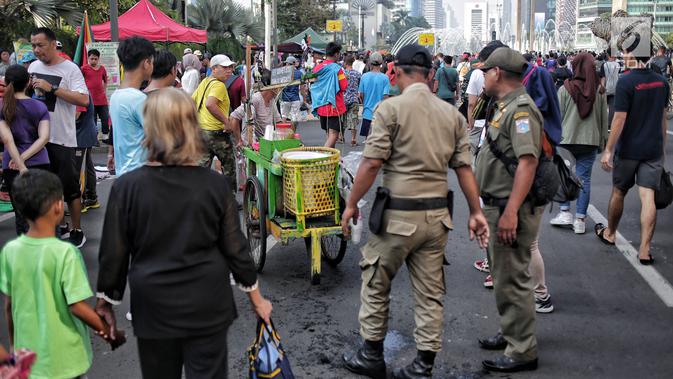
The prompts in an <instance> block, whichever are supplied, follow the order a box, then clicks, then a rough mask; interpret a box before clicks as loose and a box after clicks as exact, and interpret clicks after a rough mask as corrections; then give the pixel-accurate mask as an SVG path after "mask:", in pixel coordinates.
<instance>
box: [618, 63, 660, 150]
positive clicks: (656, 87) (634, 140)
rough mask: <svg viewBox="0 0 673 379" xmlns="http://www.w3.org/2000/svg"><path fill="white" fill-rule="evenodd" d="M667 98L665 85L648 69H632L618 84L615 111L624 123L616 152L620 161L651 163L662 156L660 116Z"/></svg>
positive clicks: (658, 76)
mask: <svg viewBox="0 0 673 379" xmlns="http://www.w3.org/2000/svg"><path fill="white" fill-rule="evenodd" d="M669 96H670V88H669V86H668V82H666V79H664V77H663V76H661V75H659V74H656V73H654V72H653V71H652V70H650V69H637V70H631V71H630V72H629V73H628V74H624V75H622V76H621V77H620V78H619V80H618V81H617V89H616V91H615V112H626V113H627V116H626V123H625V124H624V130H623V131H622V134H621V136H620V137H619V141H618V142H617V148H616V149H615V153H616V155H617V156H618V157H620V158H623V159H633V160H640V161H645V160H652V159H658V158H660V157H661V155H662V153H663V147H664V146H663V134H662V133H663V129H662V128H663V127H662V121H663V115H664V109H665V108H666V106H667V103H668V98H669Z"/></svg>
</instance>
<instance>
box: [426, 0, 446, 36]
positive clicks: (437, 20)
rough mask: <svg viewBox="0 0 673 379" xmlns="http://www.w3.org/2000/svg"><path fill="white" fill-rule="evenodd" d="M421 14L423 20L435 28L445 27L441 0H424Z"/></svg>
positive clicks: (444, 15)
mask: <svg viewBox="0 0 673 379" xmlns="http://www.w3.org/2000/svg"><path fill="white" fill-rule="evenodd" d="M424 3H425V6H424V10H423V16H425V20H426V21H427V22H428V24H430V26H432V27H433V28H435V29H443V28H445V27H446V14H445V12H444V7H443V6H442V5H443V0H425V1H424Z"/></svg>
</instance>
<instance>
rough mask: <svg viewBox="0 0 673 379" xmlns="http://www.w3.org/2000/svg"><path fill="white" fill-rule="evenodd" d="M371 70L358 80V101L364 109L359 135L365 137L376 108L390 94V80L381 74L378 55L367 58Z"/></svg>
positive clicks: (380, 61)
mask: <svg viewBox="0 0 673 379" xmlns="http://www.w3.org/2000/svg"><path fill="white" fill-rule="evenodd" d="M369 62H370V64H371V69H370V71H369V72H368V73H366V74H364V75H362V79H360V88H359V89H358V90H359V91H360V99H361V100H362V104H363V106H364V109H363V111H362V126H361V127H360V135H361V136H363V137H367V136H368V135H369V128H370V126H371V123H372V118H373V117H374V110H375V109H376V106H378V105H379V103H380V102H381V101H382V100H383V98H384V97H386V96H388V94H389V93H390V80H389V79H388V76H387V75H386V74H384V73H382V72H381V65H382V64H383V57H382V56H381V54H379V53H374V54H372V55H371V56H370V57H369Z"/></svg>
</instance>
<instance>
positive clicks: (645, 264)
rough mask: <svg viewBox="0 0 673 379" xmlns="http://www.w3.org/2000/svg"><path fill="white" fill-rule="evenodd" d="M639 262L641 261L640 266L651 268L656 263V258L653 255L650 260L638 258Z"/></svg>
mask: <svg viewBox="0 0 673 379" xmlns="http://www.w3.org/2000/svg"><path fill="white" fill-rule="evenodd" d="M638 260H639V261H640V264H641V265H643V266H649V265H651V264H653V263H654V257H653V256H652V255H651V254H650V258H649V259H641V258H638Z"/></svg>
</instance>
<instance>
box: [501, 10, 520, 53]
mask: <svg viewBox="0 0 673 379" xmlns="http://www.w3.org/2000/svg"><path fill="white" fill-rule="evenodd" d="M516 2H517V0H504V1H503V3H502V20H501V21H500V23H501V24H502V32H501V34H502V35H501V36H500V37H498V38H500V40H501V41H502V42H504V43H506V44H508V45H509V46H514V41H516V4H517V3H516Z"/></svg>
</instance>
